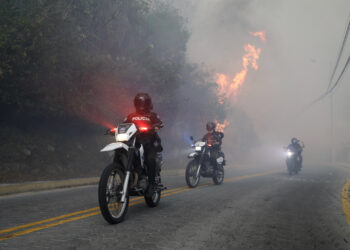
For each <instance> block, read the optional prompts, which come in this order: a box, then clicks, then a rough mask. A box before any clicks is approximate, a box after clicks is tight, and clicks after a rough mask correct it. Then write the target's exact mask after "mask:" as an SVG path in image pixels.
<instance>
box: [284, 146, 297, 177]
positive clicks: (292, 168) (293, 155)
mask: <svg viewBox="0 0 350 250" xmlns="http://www.w3.org/2000/svg"><path fill="white" fill-rule="evenodd" d="M285 150H286V165H287V170H288V173H289V175H293V174H298V172H299V171H300V170H301V158H300V155H299V154H298V153H297V152H295V151H294V150H293V149H291V148H288V147H287V148H285Z"/></svg>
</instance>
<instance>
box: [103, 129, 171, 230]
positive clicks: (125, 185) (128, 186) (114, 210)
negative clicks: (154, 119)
mask: <svg viewBox="0 0 350 250" xmlns="http://www.w3.org/2000/svg"><path fill="white" fill-rule="evenodd" d="M154 129H155V128H150V127H146V126H143V127H137V126H136V125H135V124H134V123H123V124H119V125H118V127H117V128H114V129H111V130H110V131H108V132H106V134H110V135H113V134H114V136H115V140H116V142H114V143H111V144H109V145H107V146H105V147H104V148H103V149H102V150H101V152H110V151H112V152H114V157H113V162H112V163H111V164H109V165H108V166H107V167H106V168H105V169H104V170H103V173H102V175H101V178H100V182H99V185H98V201H99V206H100V210H101V213H102V215H103V217H104V218H105V220H106V221H107V222H109V223H110V224H116V223H120V222H122V221H123V220H124V217H125V215H126V213H127V211H128V206H129V197H130V196H144V199H145V201H146V204H147V205H148V206H149V207H156V206H157V205H158V203H159V201H160V196H161V191H162V190H164V189H166V188H165V187H164V186H163V185H162V184H161V178H160V170H161V166H162V164H163V162H162V155H161V153H158V155H157V159H156V162H157V164H156V177H155V184H156V188H155V189H154V190H153V192H152V195H151V196H149V193H150V192H147V191H148V186H149V181H148V177H147V171H148V169H147V166H146V164H144V147H143V145H142V144H140V143H138V142H137V140H136V139H137V136H138V135H139V134H141V133H147V132H149V131H151V130H154Z"/></svg>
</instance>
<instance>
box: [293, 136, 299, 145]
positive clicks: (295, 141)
mask: <svg viewBox="0 0 350 250" xmlns="http://www.w3.org/2000/svg"><path fill="white" fill-rule="evenodd" d="M291 142H292V144H296V143H298V142H299V140H298V139H297V138H295V137H293V138H292V139H291Z"/></svg>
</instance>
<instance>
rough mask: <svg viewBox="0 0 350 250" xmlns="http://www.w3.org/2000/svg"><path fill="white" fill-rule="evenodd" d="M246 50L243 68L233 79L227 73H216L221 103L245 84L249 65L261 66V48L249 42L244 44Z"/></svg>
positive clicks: (252, 66)
mask: <svg viewBox="0 0 350 250" xmlns="http://www.w3.org/2000/svg"><path fill="white" fill-rule="evenodd" d="M244 50H245V51H246V54H245V55H244V56H243V58H242V68H243V69H242V70H241V71H240V72H238V73H237V74H236V75H235V76H234V77H233V79H232V80H231V81H229V79H228V76H226V75H225V74H219V73H218V74H216V83H217V85H218V91H217V96H218V99H219V103H223V102H224V99H228V98H229V97H231V96H232V95H233V96H236V95H237V93H238V90H239V88H240V87H241V86H242V85H243V83H244V81H245V79H246V77H247V73H248V66H250V67H251V68H253V69H254V70H257V69H258V68H259V66H258V64H257V60H258V59H259V57H260V53H261V49H260V48H255V46H253V45H251V44H249V43H248V44H246V45H245V46H244Z"/></svg>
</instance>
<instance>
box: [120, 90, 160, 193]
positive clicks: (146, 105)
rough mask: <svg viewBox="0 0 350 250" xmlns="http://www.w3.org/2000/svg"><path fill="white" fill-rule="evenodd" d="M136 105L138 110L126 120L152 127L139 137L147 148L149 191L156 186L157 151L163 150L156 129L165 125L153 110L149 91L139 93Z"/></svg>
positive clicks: (145, 148) (139, 140)
mask: <svg viewBox="0 0 350 250" xmlns="http://www.w3.org/2000/svg"><path fill="white" fill-rule="evenodd" d="M134 106H135V109H136V112H134V113H131V114H129V115H128V116H127V117H126V118H125V120H124V122H126V123H128V122H130V123H131V122H132V123H134V124H135V125H136V126H137V127H139V128H140V127H142V126H144V127H147V128H151V129H150V130H149V131H148V132H146V133H141V134H140V135H139V137H138V142H139V143H141V144H142V145H143V147H144V150H145V154H144V155H145V159H144V161H145V164H146V165H147V167H148V180H149V184H150V185H149V192H151V191H153V190H154V188H155V187H156V186H155V176H156V165H157V162H156V157H157V153H159V152H162V151H163V147H162V145H161V140H160V137H159V136H158V134H157V132H156V131H157V130H158V129H160V128H162V127H163V122H162V121H161V120H160V118H159V116H158V115H157V114H156V113H154V112H151V111H152V109H153V104H152V99H151V97H150V96H149V95H148V94H147V93H138V94H137V95H136V96H135V98H134Z"/></svg>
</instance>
